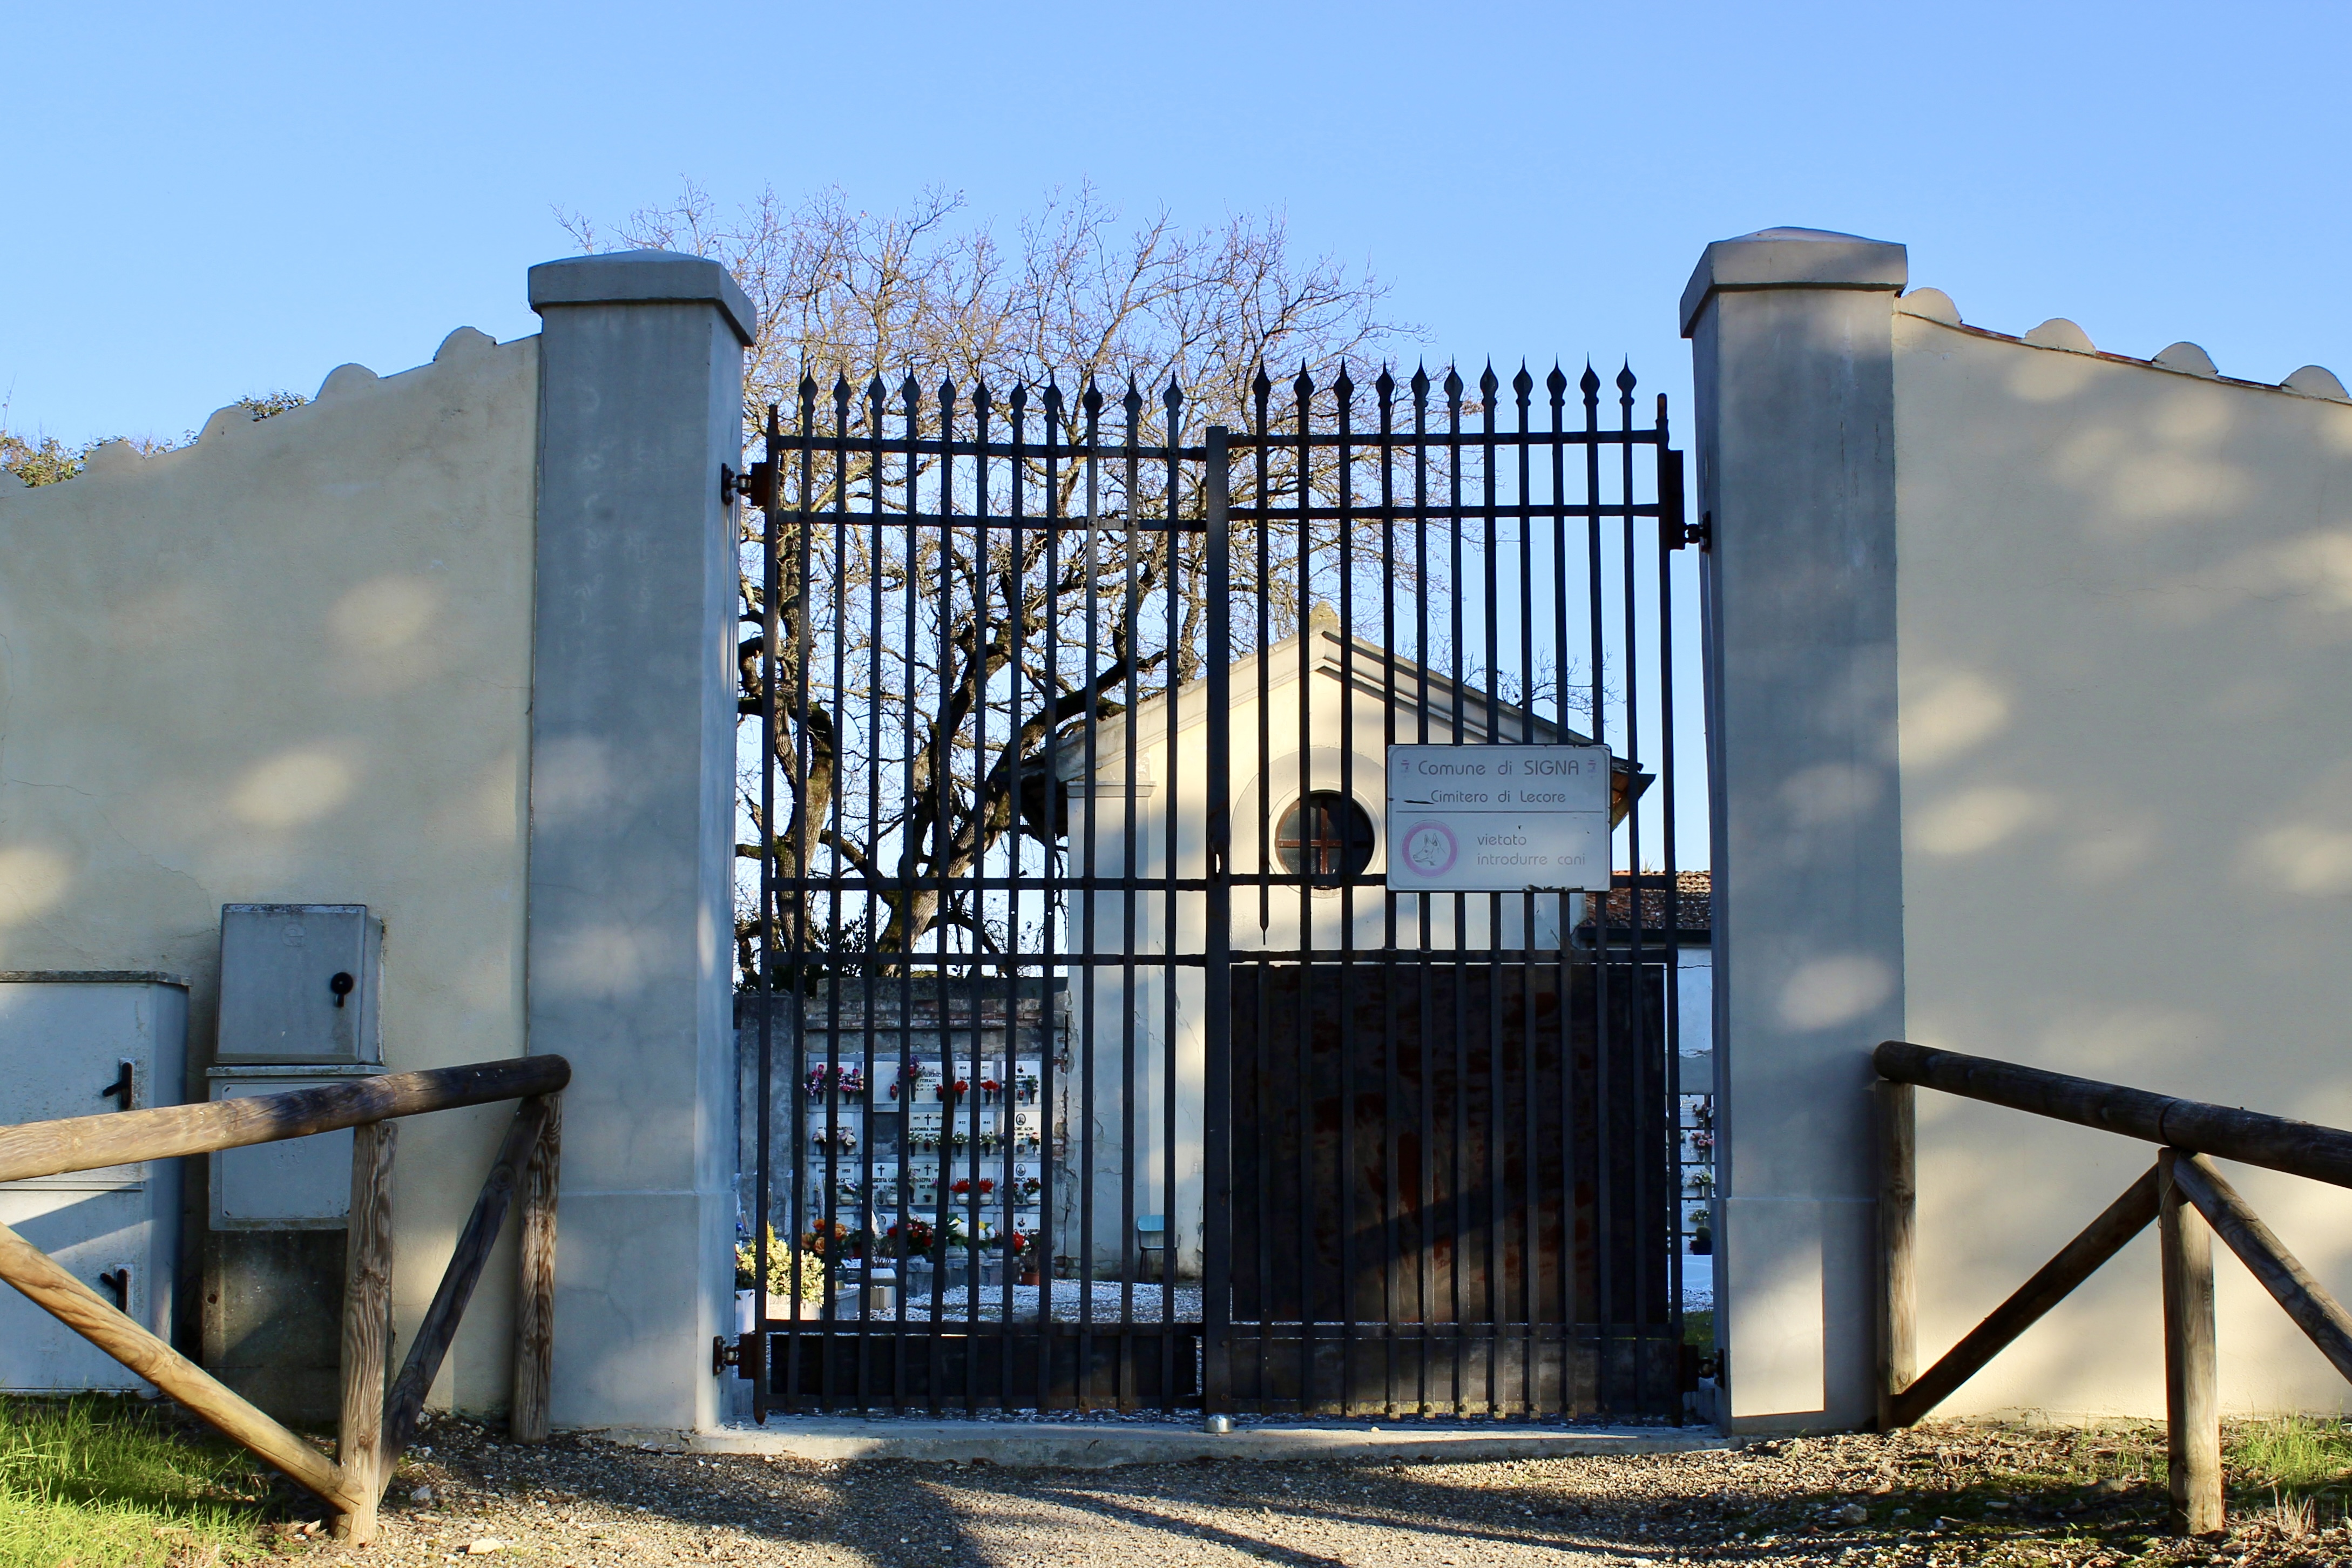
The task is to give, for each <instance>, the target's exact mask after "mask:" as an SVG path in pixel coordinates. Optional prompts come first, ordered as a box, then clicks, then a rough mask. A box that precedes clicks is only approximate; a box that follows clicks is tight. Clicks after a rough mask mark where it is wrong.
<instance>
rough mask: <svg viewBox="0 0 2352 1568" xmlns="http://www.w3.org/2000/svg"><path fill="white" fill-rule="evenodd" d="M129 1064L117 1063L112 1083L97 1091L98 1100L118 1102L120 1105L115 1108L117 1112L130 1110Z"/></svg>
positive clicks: (130, 1080)
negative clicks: (119, 1101)
mask: <svg viewBox="0 0 2352 1568" xmlns="http://www.w3.org/2000/svg"><path fill="white" fill-rule="evenodd" d="M131 1084H132V1078H131V1063H130V1062H128V1061H124V1062H121V1063H118V1064H117V1066H116V1068H115V1073H114V1081H113V1082H112V1083H110V1084H108V1085H107V1086H106V1087H105V1088H104V1089H100V1090H99V1091H98V1098H99V1099H100V1100H121V1102H122V1103H121V1105H118V1106H116V1107H115V1109H116V1110H130V1109H131Z"/></svg>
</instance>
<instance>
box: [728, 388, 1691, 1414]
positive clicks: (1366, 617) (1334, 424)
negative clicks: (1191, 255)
mask: <svg viewBox="0 0 2352 1568" xmlns="http://www.w3.org/2000/svg"><path fill="white" fill-rule="evenodd" d="M1276 390H1277V389H1276V384H1274V383H1272V382H1270V381H1269V380H1268V379H1267V378H1266V377H1265V375H1264V374H1260V375H1259V376H1258V378H1257V380H1256V382H1255V384H1254V386H1253V387H1252V388H1250V389H1249V391H1248V394H1247V395H1246V397H1245V399H1244V408H1245V409H1246V411H1247V413H1246V421H1245V425H1244V427H1242V428H1238V429H1236V428H1227V427H1224V426H1212V427H1209V428H1207V429H1205V430H1201V431H1198V432H1197V434H1195V433H1194V432H1193V431H1192V429H1190V428H1188V424H1187V419H1186V407H1185V399H1184V397H1183V395H1182V394H1181V392H1180V391H1179V390H1178V389H1177V388H1175V387H1172V386H1171V387H1170V388H1168V389H1166V390H1165V391H1164V392H1163V393H1162V394H1160V395H1159V396H1158V397H1156V398H1154V399H1152V400H1150V402H1147V400H1146V399H1145V397H1144V396H1143V395H1141V394H1140V393H1139V391H1138V390H1137V389H1135V388H1133V387H1129V389H1128V390H1127V392H1126V395H1125V396H1124V398H1123V399H1122V400H1120V401H1118V403H1115V404H1110V405H1106V400H1105V399H1104V398H1103V396H1102V395H1100V394H1099V392H1098V391H1097V389H1096V388H1095V387H1093V386H1092V385H1089V386H1088V387H1087V388H1086V390H1085V391H1084V392H1083V393H1082V394H1081V395H1079V396H1078V397H1076V399H1075V400H1066V399H1065V396H1064V395H1063V394H1062V392H1061V391H1060V390H1059V389H1058V388H1056V387H1055V386H1054V385H1052V384H1047V385H1046V386H1045V387H1044V388H1042V389H1031V388H1027V387H1014V388H1013V389H1012V390H1011V391H1010V393H1009V394H1008V395H1005V396H1004V397H1003V400H1002V401H1001V402H999V401H998V399H997V398H996V396H995V395H994V394H993V393H992V391H991V389H989V388H987V387H985V386H980V387H974V388H971V390H970V391H969V393H966V392H963V391H961V390H960V389H958V388H956V387H955V386H953V385H951V384H942V385H940V386H939V387H937V388H936V389H924V388H921V387H919V385H918V384H916V382H915V381H914V379H913V378H912V377H911V376H909V377H908V378H907V380H906V381H905V382H904V383H903V384H901V385H900V386H898V388H896V389H895V390H894V389H890V388H887V387H885V385H884V384H883V383H882V382H881V381H880V379H879V378H878V377H877V378H876V379H875V380H873V381H872V382H870V383H869V384H867V385H866V387H865V388H864V389H863V390H862V391H861V390H859V389H856V388H853V387H852V386H851V385H850V384H848V383H847V382H846V381H845V380H836V381H835V384H834V385H833V386H832V387H831V388H830V389H824V388H821V387H819V386H818V385H817V384H815V383H814V381H813V380H812V381H804V382H803V384H802V386H801V388H800V398H799V403H798V406H797V407H796V408H793V409H792V410H790V411H789V413H787V412H786V411H783V410H771V412H770V416H769V422H768V429H767V432H766V443H765V446H766V450H765V456H764V459H763V460H762V462H761V464H759V465H758V466H757V467H755V468H754V469H753V470H752V472H751V474H750V475H749V476H746V477H744V478H743V479H740V481H739V480H735V479H731V478H730V485H734V486H740V489H741V490H742V493H744V494H746V495H749V496H751V497H752V498H753V499H754V500H757V501H758V502H760V503H761V510H760V511H759V513H758V519H757V521H755V523H754V524H753V525H752V526H751V527H749V528H747V530H746V548H745V602H746V611H745V617H746V621H747V623H748V625H749V626H750V628H751V629H750V630H748V632H747V635H746V637H745V638H744V640H743V642H742V644H741V649H740V660H741V668H742V681H743V691H744V704H743V706H744V712H745V716H746V720H747V722H746V732H747V752H746V767H745V770H744V779H745V784H744V791H743V802H742V805H743V815H744V818H745V821H746V823H747V825H748V826H747V831H746V833H745V834H744V835H743V837H744V839H745V843H744V845H743V846H742V847H741V848H740V851H739V853H740V855H741V856H742V857H743V858H742V860H741V862H740V863H741V864H742V866H743V867H744V870H745V875H744V877H743V879H742V883H743V885H742V898H741V900H740V920H739V929H738V932H737V937H738V949H739V952H738V957H739V963H740V970H741V979H742V991H741V1003H740V1009H739V1016H740V1019H741V1021H742V1026H743V1029H744V1032H745V1037H746V1039H747V1041H749V1042H751V1047H752V1050H751V1061H752V1063H753V1064H754V1068H755V1070H754V1072H753V1073H752V1075H751V1077H752V1078H753V1079H755V1080H756V1081H754V1082H752V1083H751V1085H750V1086H749V1093H748V1094H747V1108H748V1109H747V1114H746V1126H745V1137H746V1141H747V1143H748V1144H751V1145H753V1146H754V1147H755V1149H756V1161H755V1162H753V1163H752V1169H751V1171H749V1172H747V1177H748V1180H747V1189H748V1190H747V1191H746V1192H745V1193H744V1194H743V1196H744V1202H743V1205H742V1214H743V1216H744V1220H745V1247H744V1265H745V1270H744V1271H745V1272H746V1273H747V1274H748V1275H749V1276H750V1278H751V1279H752V1280H755V1281H757V1282H758V1284H757V1285H756V1287H755V1289H754V1290H753V1293H752V1295H751V1301H752V1303H753V1312H754V1315H755V1316H756V1319H757V1321H756V1322H755V1323H754V1324H753V1325H752V1328H751V1331H750V1332H749V1333H747V1334H746V1335H745V1336H744V1340H743V1342H742V1354H741V1361H742V1364H743V1370H744V1372H745V1373H746V1375H750V1376H752V1377H753V1378H754V1379H755V1389H756V1398H757V1401H758V1409H759V1412H760V1414H761V1417H762V1418H764V1417H765V1415H766V1414H767V1412H768V1411H770V1410H772V1409H784V1410H810V1409H844V1408H882V1407H888V1408H907V1407H919V1408H925V1409H931V1410H950V1409H955V1408H962V1409H967V1410H977V1409H979V1408H982V1407H983V1406H987V1407H1035V1408H1043V1409H1062V1408H1078V1409H1086V1408H1101V1407H1123V1408H1124V1407H1139V1406H1142V1407H1161V1408H1194V1409H1198V1408H1201V1407H1203V1406H1205V1407H1206V1408H1207V1409H1209V1410H1212V1411H1234V1412H1250V1411H1262V1412H1276V1411H1286V1412H1296V1413H1302V1414H1322V1413H1330V1414H1341V1413H1354V1412H1373V1413H1381V1414H1389V1415H1398V1414H1412V1413H1432V1414H1434V1413H1466V1412H1479V1413H1487V1414H1497V1415H1505V1414H1511V1415H1562V1414H1567V1415H1598V1414H1618V1415H1631V1414H1645V1415H1673V1414H1676V1413H1678V1412H1679V1409H1680V1399H1679V1394H1680V1391H1681V1387H1682V1376H1681V1365H1682V1363H1681V1359H1680V1355H1679V1347H1680V1341H1681V1324H1680V1292H1679V1275H1678V1268H1679V1264H1678V1258H1677V1252H1676V1247H1675V1235H1676V1230H1677V1219H1678V1215H1679V1212H1680V1207H1681V1205H1680V1194H1679V1193H1678V1191H1677V1187H1676V1182H1677V1179H1678V1178H1677V1173H1676V1165H1675V1139H1676V1136H1677V1133H1676V1131H1675V1129H1676V1121H1677V1120H1678V1119H1677V1117H1676V1114H1675V1098H1674V1097H1675V1080H1674V1075H1673V1073H1672V1071H1671V1070H1670V1069H1671V1068H1672V1067H1673V1066H1674V1057H1675V1049H1676V1041H1677V1037H1678V1034H1679V1031H1680V1028H1681V1016H1680V1014H1681V1008H1680V1005H1679V1000H1678V998H1679V994H1680V987H1679V985H1678V984H1677V983H1676V980H1675V970H1674V963H1675V946H1674V940H1673V939H1674V937H1675V934H1676V933H1677V932H1678V931H1680V930H1681V929H1682V927H1683V926H1684V925H1685V923H1686V922H1685V921H1684V920H1683V919H1682V918H1680V913H1679V911H1678V910H1677V908H1676V905H1677V902H1678V900H1680V899H1681V898H1682V897H1683V892H1682V889H1683V883H1682V881H1681V879H1679V878H1678V876H1677V866H1676V862H1675V855H1676V841H1675V812H1674V804H1675V739H1676V728H1675V726H1676V720H1677V711H1678V710H1677V708H1676V705H1675V663H1674V655H1675V640H1674V637H1675V619H1674V607H1675V596H1676V594H1677V592H1678V591H1680V592H1683V593H1685V594H1686V593H1688V592H1689V591H1690V581H1689V579H1690V578H1691V577H1692V576H1693V575H1694V569H1693V567H1692V566H1690V565H1689V564H1686V563H1687V562H1688V560H1689V558H1688V557H1685V556H1678V555H1677V554H1676V552H1678V551H1680V550H1681V549H1682V548H1683V546H1684V545H1685V542H1687V541H1686V538H1685V534H1686V532H1687V530H1686V528H1685V523H1684V520H1683V516H1682V505H1681V490H1682V486H1681V467H1680V462H1681V459H1680V456H1679V454H1677V453H1675V452H1673V451H1671V450H1670V449H1669V448H1668V445H1667V430H1666V420H1665V400H1664V398H1663V397H1661V398H1659V399H1658V400H1657V404H1656V409H1657V416H1656V422H1655V424H1654V426H1646V427H1644V426H1637V425H1636V423H1635V419H1634V414H1635V406H1636V405H1635V399H1634V382H1633V375H1632V374H1631V373H1630V371H1629V372H1627V373H1624V374H1621V375H1620V376H1619V377H1618V378H1617V381H1616V392H1617V395H1616V397H1615V398H1614V400H1613V403H1614V406H1613V407H1611V408H1608V409H1607V411H1606V412H1607V415H1608V417H1606V418H1604V405H1603V399H1602V396H1601V391H1602V384H1601V380H1600V378H1599V377H1597V376H1596V375H1595V374H1593V373H1592V372H1591V370H1590V369H1588V370H1587V371H1586V372H1585V373H1584V374H1583V376H1582V378H1581V380H1580V382H1579V383H1577V384H1575V385H1574V387H1573V388H1571V384H1570V382H1569V380H1568V378H1567V377H1566V376H1565V375H1563V374H1561V373H1560V372H1559V371H1558V370H1554V371H1553V372H1552V373H1551V374H1550V376H1549V378H1548V379H1547V380H1546V381H1545V382H1544V383H1543V384H1542V387H1541V391H1540V395H1538V386H1537V384H1536V383H1535V381H1534V379H1533V378H1532V377H1531V376H1529V375H1528V373H1527V372H1526V371H1525V370H1524V369H1522V370H1521V371H1520V372H1519V373H1518V374H1517V376H1516V377H1515V378H1514V379H1513V380H1512V381H1511V382H1510V383H1509V384H1507V385H1505V384H1502V383H1500V382H1499V381H1498V380H1497V378H1496V376H1495V374H1494V373H1493V372H1492V371H1491V370H1489V371H1487V372H1486V374H1484V375H1483V376H1482V377H1481V378H1480V380H1479V382H1478V383H1477V384H1476V385H1475V386H1468V385H1465V384H1464V383H1463V382H1462V380H1461V379H1460V378H1459V376H1458V375H1455V374H1453V373H1451V372H1449V373H1448V374H1446V375H1445V376H1444V379H1443V381H1442V382H1441V383H1437V384H1433V383H1432V382H1431V380H1430V378H1429V377H1428V376H1427V375H1425V374H1420V373H1416V374H1414V375H1413V376H1412V378H1411V380H1410V381H1409V382H1407V383H1404V384H1398V383H1397V382H1395V381H1394V380H1393V379H1392V378H1391V376H1390V375H1388V374H1385V373H1383V374H1381V375H1380V376H1379V377H1378V378H1377V379H1376V380H1375V381H1373V382H1372V383H1371V384H1370V385H1369V386H1362V385H1358V384H1354V383H1353V382H1352V381H1351V380H1350V379H1349V376H1348V374H1347V373H1346V372H1345V371H1344V370H1341V371H1340V372H1339V374H1337V375H1336V376H1335V377H1334V378H1333V380H1332V382H1331V384H1329V385H1328V386H1321V387H1318V385H1317V384H1315V382H1314V381H1313V380H1312V379H1311V378H1310V377H1309V376H1308V375H1307V374H1306V373H1305V372H1302V373H1301V374H1300V375H1299V377H1298V378H1297V380H1296V381H1295V382H1293V383H1291V384H1289V385H1288V387H1287V388H1286V394H1287V395H1286V396H1283V397H1281V398H1279V399H1277V396H1276ZM1686 662H1687V661H1686ZM1680 711H1681V712H1682V713H1683V715H1684V717H1685V720H1687V718H1688V716H1689V712H1690V708H1689V705H1685V707H1684V708H1683V709H1682V710H1680ZM1592 742H1601V743H1605V744H1606V745H1607V746H1608V747H1609V748H1610V752H1609V761H1608V763H1607V764H1606V765H1607V768H1608V776H1607V798H1608V802H1609V807H1608V812H1607V816H1608V819H1609V820H1608V825H1607V826H1604V827H1603V828H1602V829H1601V836H1602V837H1603V839H1605V840H1606V841H1607V842H1608V844H1609V848H1608V850H1607V857H1608V861H1609V863H1608V864H1606V865H1602V866H1601V868H1600V869H1601V871H1602V872H1604V873H1605V872H1608V871H1610V870H1612V868H1614V869H1615V870H1616V875H1615V876H1614V878H1613V879H1611V878H1609V877H1606V876H1603V877H1600V878H1593V877H1589V876H1587V877H1584V878H1582V879H1580V880H1576V881H1564V880H1563V879H1561V878H1560V877H1559V876H1558V875H1555V874H1550V873H1546V874H1541V875H1537V876H1533V877H1529V878H1528V879H1526V880H1528V881H1529V882H1532V883H1535V884H1537V885H1538V887H1539V888H1540V889H1544V890H1535V889H1520V890H1512V891H1503V890H1496V888H1495V887H1494V886H1493V885H1492V882H1491V881H1490V882H1488V883H1486V884H1481V885H1480V887H1479V888H1478V889H1477V890H1444V891H1413V890H1410V889H1407V888H1405V887H1404V886H1402V883H1405V882H1410V881H1412V877H1391V868H1396V867H1401V866H1402V861H1399V860H1393V859H1392V858H1391V857H1392V856H1403V855H1406V854H1409V853H1410V854H1413V855H1416V856H1421V857H1423V859H1421V860H1419V861H1417V862H1416V864H1420V865H1422V866H1423V868H1428V867H1432V866H1434V865H1436V864H1437V862H1436V860H1435V859H1432V858H1429V857H1432V856H1439V855H1442V856H1443V858H1444V860H1445V861H1446V863H1447V864H1449V865H1450V864H1451V863H1452V861H1453V859H1454V854H1455V848H1454V840H1453V838H1452V837H1451V836H1448V835H1443V834H1440V832H1439V830H1438V829H1437V828H1435V827H1433V826H1431V825H1430V824H1428V823H1415V822H1405V821H1391V820H1390V817H1389V806H1388V802H1389V798H1390V796H1391V793H1392V792H1391V790H1390V788H1389V784H1390V780H1389V777H1388V770H1389V759H1390V758H1391V756H1398V757H1402V756H1405V755H1408V754H1409V753H1403V752H1393V751H1392V750H1391V748H1396V747H1405V746H1444V747H1451V748H1460V749H1462V750H1461V751H1460V752H1459V753H1458V754H1460V755H1461V756H1463V757H1465V758H1475V755H1476V753H1475V751H1474V750H1472V749H1475V748H1478V747H1482V746H1504V747H1513V748H1519V747H1529V746H1538V747H1564V746H1572V745H1590V744H1591V743H1592ZM1410 754H1412V755H1429V754H1430V753H1410ZM1456 754H1457V753H1455V752H1446V753H1443V754H1442V755H1444V756H1446V757H1451V756H1454V755H1456ZM1538 754H1540V755H1547V756H1548V755H1551V754H1552V753H1550V752H1545V753H1522V752H1516V751H1514V752H1507V753H1506V752H1496V753H1494V755H1495V756H1496V757H1504V756H1507V755H1508V756H1515V757H1516V756H1521V755H1528V756H1533V755H1538ZM1560 754H1566V753H1560ZM1580 754H1582V755H1584V756H1587V757H1590V756H1591V755H1592V753H1591V752H1589V751H1587V752H1582V753H1580ZM1397 835H1405V836H1412V837H1414V846H1413V847H1412V848H1411V849H1408V848H1407V847H1405V846H1404V845H1403V844H1402V843H1396V842H1392V836H1397ZM1441 837H1442V838H1443V840H1444V846H1445V847H1444V848H1443V849H1442V850H1441V849H1440V848H1438V847H1436V846H1437V845H1438V842H1439V839H1440V838H1441ZM1465 852H1466V853H1471V854H1475V855H1478V856H1481V857H1482V858H1486V859H1491V860H1495V861H1496V863H1498V864H1508V863H1509V861H1510V858H1511V854H1512V851H1511V850H1509V849H1508V847H1502V848H1492V847H1484V848H1482V847H1478V846H1470V847H1465ZM1497 875H1500V876H1503V877H1504V878H1506V879H1507V876H1508V873H1498V874H1497ZM1459 883H1460V878H1459V877H1458V876H1457V877H1456V878H1455V879H1454V882H1452V883H1448V884H1441V885H1443V886H1449V887H1458V886H1459ZM1604 884H1605V885H1606V886H1608V887H1609V888H1611V889H1612V891H1609V892H1605V893H1604V892H1600V891H1597V890H1595V891H1592V892H1590V893H1578V892H1571V891H1567V890H1561V889H1564V888H1566V887H1568V886H1583V887H1586V888H1590V889H1599V888H1600V887H1601V886H1602V885H1604ZM762 1222H764V1223H762Z"/></svg>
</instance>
